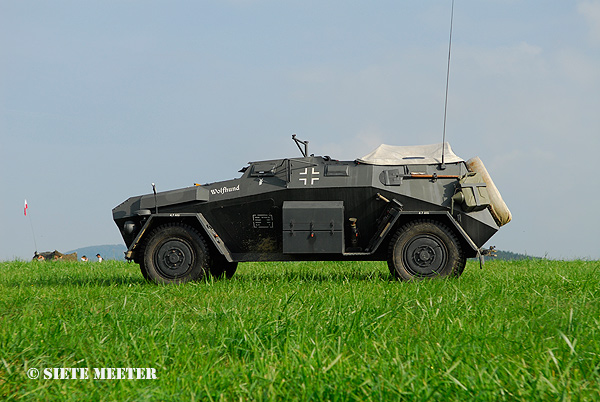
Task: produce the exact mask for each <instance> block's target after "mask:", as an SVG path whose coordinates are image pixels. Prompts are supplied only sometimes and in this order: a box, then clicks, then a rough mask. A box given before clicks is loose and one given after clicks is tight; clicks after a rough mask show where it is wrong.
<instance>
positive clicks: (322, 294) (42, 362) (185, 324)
mask: <svg viewBox="0 0 600 402" xmlns="http://www.w3.org/2000/svg"><path fill="white" fill-rule="evenodd" d="M48 368H50V369H51V368H69V369H71V368H80V369H82V371H83V369H85V370H87V372H88V373H89V378H87V379H80V378H78V379H60V378H58V379H54V378H45V377H47V376H45V371H44V370H45V369H48ZM100 368H152V369H154V370H155V371H154V372H155V374H156V379H137V378H136V379H128V378H125V379H116V378H115V379H96V378H93V377H94V369H100ZM32 369H37V370H38V373H39V377H38V378H33V379H32V378H29V377H28V373H34V372H35V370H32ZM48 372H49V373H50V374H51V375H52V376H53V375H54V374H53V372H52V370H48ZM113 373H114V371H113ZM0 399H2V400H8V401H17V400H83V399H85V400H94V401H112V400H129V401H138V400H173V401H176V400H177V401H180V400H190V401H233V400H236V401H237V400H256V401H271V400H274V401H287V400H302V401H324V400H330V401H390V400H406V401H413V400H415V401H427V400H430V401H440V400H456V401H458V400H460V401H464V400H480V401H488V400H489V401H504V400H505V401H514V400H526V401H531V400H547V401H560V400H564V401H571V400H573V401H588V400H600V262H599V261H551V260H545V259H532V260H523V261H512V262H508V261H490V262H488V263H487V264H486V266H485V267H484V269H483V270H480V269H479V264H478V263H474V262H469V263H468V265H467V268H466V270H465V273H464V274H463V276H462V277H461V278H459V279H447V280H429V281H422V282H412V283H404V282H396V281H393V280H390V277H389V272H388V269H387V265H386V264H385V263H373V262H361V263H356V262H318V263H314V262H312V263H305V262H302V263H246V264H240V266H239V268H238V272H237V273H236V275H235V276H234V277H233V278H232V279H230V280H218V281H206V282H198V283H191V284H186V285H181V286H156V285H152V284H149V283H146V282H145V281H144V280H143V278H142V276H141V274H140V273H139V268H138V266H137V265H135V264H128V263H125V262H116V261H105V262H103V263H91V262H90V263H80V262H72V263H68V262H46V263H40V262H23V261H13V262H2V263H0Z"/></svg>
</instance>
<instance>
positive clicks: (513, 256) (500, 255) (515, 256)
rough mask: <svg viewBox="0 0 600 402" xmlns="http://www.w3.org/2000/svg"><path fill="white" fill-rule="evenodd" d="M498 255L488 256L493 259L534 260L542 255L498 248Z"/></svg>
mask: <svg viewBox="0 0 600 402" xmlns="http://www.w3.org/2000/svg"><path fill="white" fill-rule="evenodd" d="M496 255H497V256H496V257H486V258H489V259H491V260H532V259H537V258H540V257H533V256H531V255H527V254H519V253H512V252H510V251H502V250H496Z"/></svg>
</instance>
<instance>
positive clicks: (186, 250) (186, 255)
mask: <svg viewBox="0 0 600 402" xmlns="http://www.w3.org/2000/svg"><path fill="white" fill-rule="evenodd" d="M143 250H144V260H143V264H140V269H141V270H142V274H144V271H145V275H144V277H146V279H148V280H150V281H152V282H155V283H158V284H172V283H185V282H189V281H195V280H200V279H202V278H204V277H205V275H206V273H207V272H208V267H209V257H208V255H209V254H208V247H207V245H206V242H205V241H204V239H203V238H202V235H201V234H200V233H198V231H197V230H196V229H194V228H192V227H191V226H188V225H185V224H183V223H169V224H166V225H162V226H159V227H157V228H156V229H154V230H153V231H152V232H151V233H150V235H149V236H148V240H147V241H146V243H145V245H144V247H143Z"/></svg>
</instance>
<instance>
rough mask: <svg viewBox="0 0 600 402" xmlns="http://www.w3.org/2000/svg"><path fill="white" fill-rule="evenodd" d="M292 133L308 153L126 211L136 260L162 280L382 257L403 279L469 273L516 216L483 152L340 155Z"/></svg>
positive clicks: (122, 220)
mask: <svg viewBox="0 0 600 402" xmlns="http://www.w3.org/2000/svg"><path fill="white" fill-rule="evenodd" d="M292 138H293V139H294V141H296V144H297V145H298V147H299V148H300V151H301V153H302V156H301V157H289V158H283V159H273V160H266V161H257V162H250V163H249V164H248V165H247V166H245V167H243V168H242V169H241V170H240V173H241V176H240V177H239V178H236V179H232V180H227V181H221V182H216V183H209V184H203V185H194V186H191V187H187V188H182V189H177V190H172V191H165V192H158V193H157V192H156V191H154V192H153V193H150V194H146V195H140V196H135V197H131V198H129V199H127V200H126V201H124V202H123V203H121V204H120V205H118V206H117V207H115V208H114V209H113V211H112V213H113V218H114V221H115V223H116V224H117V226H118V228H119V230H120V232H121V235H122V237H123V239H124V241H125V244H126V246H127V247H128V249H127V252H126V255H125V257H126V258H127V259H128V260H133V261H134V262H136V263H138V264H139V265H140V269H141V272H142V274H143V275H144V277H145V278H146V279H148V280H150V281H153V282H156V283H183V282H187V281H192V280H199V279H202V278H205V277H207V276H208V275H212V276H215V277H221V276H225V277H228V278H229V277H231V276H232V275H233V274H234V273H235V271H236V268H237V264H238V262H244V261H291V260H312V261H314V260H320V261H339V260H356V261H358V260H373V261H387V263H388V266H389V269H390V273H391V275H392V276H393V277H395V278H398V279H401V280H412V279H422V278H433V277H445V276H459V275H461V273H462V272H463V270H464V268H465V264H466V259H467V258H470V257H478V256H479V257H481V256H483V255H485V254H486V253H487V252H488V251H487V250H483V249H482V247H483V246H484V244H485V243H486V242H487V241H488V240H489V239H490V238H491V237H492V236H493V235H494V234H495V233H496V232H497V231H498V229H499V228H500V227H501V226H503V225H505V224H506V223H508V222H509V221H510V220H511V214H510V211H509V210H508V208H507V206H506V204H505V203H504V201H503V200H502V197H501V196H500V193H499V192H498V190H497V188H496V187H495V185H494V183H493V181H492V179H491V177H490V175H489V174H488V172H487V170H486V168H485V167H484V165H483V163H482V162H481V161H480V160H479V158H473V159H470V160H468V161H464V160H463V159H461V158H460V157H458V156H456V155H455V154H454V153H453V151H452V149H451V147H450V145H449V144H448V143H442V144H434V145H426V146H410V147H399V146H389V145H381V146H380V147H378V148H377V149H376V150H374V151H373V152H371V153H370V154H368V155H366V156H363V157H362V158H358V159H355V160H350V161H339V160H335V159H332V158H331V157H329V156H314V155H309V154H308V142H307V141H300V140H299V139H297V138H295V136H293V137H292ZM273 269H277V264H273Z"/></svg>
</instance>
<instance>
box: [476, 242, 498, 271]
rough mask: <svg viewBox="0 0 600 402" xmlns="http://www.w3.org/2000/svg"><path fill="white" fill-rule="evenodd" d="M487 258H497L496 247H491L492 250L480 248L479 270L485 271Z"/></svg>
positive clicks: (478, 254)
mask: <svg viewBox="0 0 600 402" xmlns="http://www.w3.org/2000/svg"><path fill="white" fill-rule="evenodd" d="M485 256H488V257H497V254H496V246H491V247H490V248H480V249H479V250H477V257H479V269H483V266H484V264H485Z"/></svg>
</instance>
